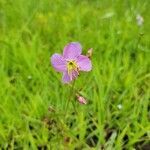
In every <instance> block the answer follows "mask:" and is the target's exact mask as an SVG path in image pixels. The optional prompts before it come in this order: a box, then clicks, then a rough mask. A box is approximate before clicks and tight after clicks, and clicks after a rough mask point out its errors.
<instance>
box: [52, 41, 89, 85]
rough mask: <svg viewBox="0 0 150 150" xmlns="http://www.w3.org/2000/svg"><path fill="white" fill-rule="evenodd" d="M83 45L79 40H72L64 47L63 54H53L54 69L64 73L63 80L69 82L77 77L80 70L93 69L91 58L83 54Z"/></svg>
mask: <svg viewBox="0 0 150 150" xmlns="http://www.w3.org/2000/svg"><path fill="white" fill-rule="evenodd" d="M81 52H82V47H81V45H80V43H78V42H71V43H69V44H67V45H66V46H65V47H64V51H63V55H60V54H57V53H55V54H53V55H52V57H51V63H52V66H53V67H54V69H55V70H56V71H58V72H62V73H63V77H62V80H63V82H64V83H69V82H71V81H72V80H74V79H76V78H77V77H78V75H79V72H80V71H90V70H91V69H92V64H91V60H90V59H89V58H88V57H87V56H84V55H81Z"/></svg>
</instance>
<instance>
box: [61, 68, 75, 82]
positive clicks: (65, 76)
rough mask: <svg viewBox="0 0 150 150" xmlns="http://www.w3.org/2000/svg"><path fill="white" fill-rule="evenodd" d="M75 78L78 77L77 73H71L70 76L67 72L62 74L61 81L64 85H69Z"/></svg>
mask: <svg viewBox="0 0 150 150" xmlns="http://www.w3.org/2000/svg"><path fill="white" fill-rule="evenodd" d="M77 76H78V72H76V71H72V72H71V73H70V74H68V72H67V71H66V72H64V73H63V77H62V80H63V82H64V83H69V82H71V81H72V80H74V79H75V78H77Z"/></svg>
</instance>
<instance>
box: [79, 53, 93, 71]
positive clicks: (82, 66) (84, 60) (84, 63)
mask: <svg viewBox="0 0 150 150" xmlns="http://www.w3.org/2000/svg"><path fill="white" fill-rule="evenodd" d="M77 64H78V65H79V70H81V71H90V70H91V69H92V64H91V60H90V59H89V58H88V57H87V56H83V55H80V56H78V58H77Z"/></svg>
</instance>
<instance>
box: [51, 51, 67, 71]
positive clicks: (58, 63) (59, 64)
mask: <svg viewBox="0 0 150 150" xmlns="http://www.w3.org/2000/svg"><path fill="white" fill-rule="evenodd" d="M51 63H52V66H53V67H54V69H55V70H56V71H58V72H64V71H66V70H67V67H66V60H65V59H64V58H63V56H61V55H60V54H54V55H52V57H51Z"/></svg>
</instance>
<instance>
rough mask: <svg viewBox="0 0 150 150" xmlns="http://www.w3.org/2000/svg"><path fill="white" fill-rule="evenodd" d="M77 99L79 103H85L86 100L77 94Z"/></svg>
mask: <svg viewBox="0 0 150 150" xmlns="http://www.w3.org/2000/svg"><path fill="white" fill-rule="evenodd" d="M77 99H78V101H79V103H80V104H87V101H86V99H85V98H84V97H82V96H78V97H77Z"/></svg>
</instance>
